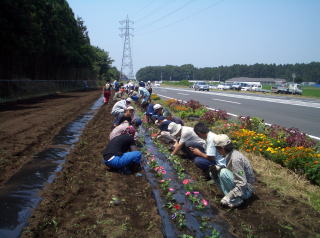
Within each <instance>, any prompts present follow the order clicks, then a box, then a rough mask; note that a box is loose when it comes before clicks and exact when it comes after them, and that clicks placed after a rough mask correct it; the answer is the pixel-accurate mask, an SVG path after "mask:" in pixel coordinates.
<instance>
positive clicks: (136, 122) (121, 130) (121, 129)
mask: <svg viewBox="0 0 320 238" xmlns="http://www.w3.org/2000/svg"><path fill="white" fill-rule="evenodd" d="M131 124H132V125H130V123H129V122H128V121H124V122H122V123H121V124H120V125H119V126H116V127H115V128H114V129H113V130H112V131H111V133H110V135H109V140H112V139H113V138H115V137H117V136H120V135H122V134H125V131H126V130H127V129H128V128H129V130H133V129H134V130H135V132H134V139H135V140H136V139H137V132H136V131H137V129H138V128H139V126H140V125H141V124H142V121H141V119H140V118H135V119H133V121H132V123H131Z"/></svg>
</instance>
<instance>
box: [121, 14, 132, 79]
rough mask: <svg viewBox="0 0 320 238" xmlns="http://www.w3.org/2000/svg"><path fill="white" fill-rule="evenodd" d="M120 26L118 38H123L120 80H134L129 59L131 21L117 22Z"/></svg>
mask: <svg viewBox="0 0 320 238" xmlns="http://www.w3.org/2000/svg"><path fill="white" fill-rule="evenodd" d="M119 22H120V24H121V26H122V27H120V28H119V29H120V31H121V34H120V37H121V38H124V42H123V52H122V64H121V71H120V80H121V79H126V77H127V78H128V79H132V80H133V79H134V74H133V65H132V57H131V45H130V36H132V37H133V34H131V32H130V31H133V27H132V26H131V25H132V24H133V21H130V20H129V17H128V16H127V18H126V19H125V20H122V21H119Z"/></svg>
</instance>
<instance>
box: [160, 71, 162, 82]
mask: <svg viewBox="0 0 320 238" xmlns="http://www.w3.org/2000/svg"><path fill="white" fill-rule="evenodd" d="M160 81H161V82H162V71H161V74H160Z"/></svg>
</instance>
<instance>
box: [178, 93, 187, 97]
mask: <svg viewBox="0 0 320 238" xmlns="http://www.w3.org/2000/svg"><path fill="white" fill-rule="evenodd" d="M177 94H181V95H185V96H186V95H190V94H187V93H177Z"/></svg>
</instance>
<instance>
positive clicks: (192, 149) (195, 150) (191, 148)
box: [189, 147, 201, 156]
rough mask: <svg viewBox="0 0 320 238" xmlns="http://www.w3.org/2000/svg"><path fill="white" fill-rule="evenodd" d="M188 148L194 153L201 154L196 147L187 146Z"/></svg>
mask: <svg viewBox="0 0 320 238" xmlns="http://www.w3.org/2000/svg"><path fill="white" fill-rule="evenodd" d="M189 150H190V151H191V152H192V153H193V154H195V155H199V156H200V155H201V151H200V150H199V149H198V148H193V147H189Z"/></svg>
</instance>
